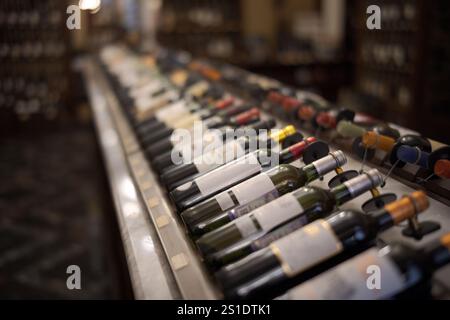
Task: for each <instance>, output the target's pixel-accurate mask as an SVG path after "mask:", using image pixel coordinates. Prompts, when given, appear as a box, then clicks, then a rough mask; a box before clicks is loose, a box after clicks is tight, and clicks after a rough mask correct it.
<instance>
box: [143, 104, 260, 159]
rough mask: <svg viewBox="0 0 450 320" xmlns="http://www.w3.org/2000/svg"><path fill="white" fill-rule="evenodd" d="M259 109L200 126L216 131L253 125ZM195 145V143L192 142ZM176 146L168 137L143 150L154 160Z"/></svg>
mask: <svg viewBox="0 0 450 320" xmlns="http://www.w3.org/2000/svg"><path fill="white" fill-rule="evenodd" d="M259 115H260V113H259V109H258V108H252V109H250V110H248V111H245V112H242V113H240V114H238V115H236V116H234V117H231V118H221V117H217V118H216V117H213V118H209V119H207V120H205V121H203V122H202V125H203V127H204V128H205V129H216V128H223V127H225V126H231V127H232V128H237V127H240V126H243V125H246V124H249V123H254V122H256V121H259ZM194 143H195V141H194ZM175 145H176V144H175V143H174V141H173V139H172V137H168V138H165V139H162V140H160V141H158V142H156V143H154V144H152V145H150V146H148V147H147V148H146V149H145V153H146V155H147V157H148V158H151V159H153V158H155V157H157V156H159V155H161V154H163V153H165V152H167V151H170V150H172V149H173V148H174V146H175ZM179 148H180V149H182V148H183V146H179Z"/></svg>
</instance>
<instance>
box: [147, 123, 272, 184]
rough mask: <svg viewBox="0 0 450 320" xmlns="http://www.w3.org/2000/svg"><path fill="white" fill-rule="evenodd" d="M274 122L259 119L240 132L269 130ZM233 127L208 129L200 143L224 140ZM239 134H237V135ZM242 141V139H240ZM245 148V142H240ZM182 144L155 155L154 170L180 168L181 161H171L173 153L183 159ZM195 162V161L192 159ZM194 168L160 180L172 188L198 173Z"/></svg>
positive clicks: (193, 147) (162, 170)
mask: <svg viewBox="0 0 450 320" xmlns="http://www.w3.org/2000/svg"><path fill="white" fill-rule="evenodd" d="M275 125H276V122H275V120H274V119H272V118H270V119H268V120H264V121H262V120H260V121H258V122H256V123H255V124H252V125H248V126H245V127H242V128H241V129H242V132H244V133H245V130H248V129H249V130H254V131H255V132H256V133H257V134H259V133H260V130H270V129H272V128H273V127H275ZM234 130H235V129H234V128H232V127H231V126H229V125H226V126H223V127H221V128H218V129H217V130H209V131H207V132H206V133H205V134H204V135H203V136H202V137H201V142H199V143H202V145H206V144H208V143H209V142H214V141H225V140H226V139H227V138H228V137H229V133H230V132H231V131H232V132H235V131H234ZM238 136H239V135H238ZM243 138H244V137H241V138H238V139H243ZM240 141H242V140H240ZM195 142H196V140H195V139H194V141H193V142H192V145H191V150H192V151H194V150H195V146H194V143H195ZM242 145H243V146H244V148H245V143H243V144H242ZM183 149H184V147H183V145H182V144H181V146H180V144H178V145H176V146H175V147H174V148H173V149H172V150H170V151H167V152H165V153H163V154H161V155H159V156H157V157H155V159H153V160H152V162H151V165H152V167H153V168H154V169H155V171H156V172H158V173H162V172H164V173H166V172H169V171H175V169H180V168H181V167H182V166H183V163H180V164H178V165H177V164H174V162H173V161H172V158H173V155H175V157H176V158H177V159H180V160H181V161H183V159H184V157H183ZM192 162H195V161H192ZM195 169H196V168H192V167H191V169H190V170H188V172H189V173H187V174H182V175H181V176H180V177H181V178H180V177H177V176H175V177H162V176H161V181H162V182H163V183H165V184H166V186H168V189H169V190H171V189H173V185H174V184H175V183H176V182H177V181H181V179H185V178H187V177H188V176H191V175H193V174H196V173H198V171H196V170H195Z"/></svg>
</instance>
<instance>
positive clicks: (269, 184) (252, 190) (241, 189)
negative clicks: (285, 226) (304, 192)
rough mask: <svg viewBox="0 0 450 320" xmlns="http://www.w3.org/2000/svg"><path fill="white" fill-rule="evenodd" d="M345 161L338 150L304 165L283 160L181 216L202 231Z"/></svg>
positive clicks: (197, 232) (192, 228) (190, 227)
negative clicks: (235, 208) (294, 164)
mask: <svg viewBox="0 0 450 320" xmlns="http://www.w3.org/2000/svg"><path fill="white" fill-rule="evenodd" d="M346 162H347V158H346V157H345V155H344V153H343V152H342V151H340V150H338V151H334V152H331V153H330V154H329V155H328V156H326V157H323V158H322V159H319V160H317V161H314V162H313V163H311V164H309V165H306V166H304V167H301V168H297V167H294V166H293V165H290V164H281V165H279V166H278V167H275V168H273V169H271V170H269V171H267V172H265V173H261V174H259V175H257V176H255V177H253V178H251V179H248V180H246V181H244V182H242V183H240V184H238V185H236V186H234V187H233V188H231V189H229V190H226V191H223V192H221V193H219V194H218V195H216V196H214V197H212V198H209V199H207V200H205V201H203V202H201V203H199V204H197V205H195V206H193V207H191V208H189V209H187V210H186V211H184V212H183V213H181V218H182V219H183V222H184V223H185V225H186V226H187V228H188V230H189V231H190V232H191V233H192V234H193V235H195V236H199V235H203V234H205V233H208V232H210V231H212V230H215V229H217V228H219V227H221V226H223V225H225V224H227V223H228V222H231V221H233V220H235V219H237V218H238V217H239V216H242V215H244V214H245V213H248V212H250V211H251V210H252V209H256V206H262V205H263V204H264V201H265V200H268V199H276V198H278V197H281V196H282V195H284V194H286V193H288V192H291V191H294V190H296V189H298V188H300V187H302V186H305V185H306V184H307V183H308V182H311V181H313V180H316V179H318V178H320V177H322V176H324V175H325V174H327V173H329V172H330V171H332V170H334V169H336V168H338V167H341V166H343V165H344V164H345V163H346ZM268 194H270V195H271V196H268ZM237 206H240V210H239V213H237V211H234V212H233V211H228V210H230V209H232V208H233V207H237ZM244 207H245V209H244Z"/></svg>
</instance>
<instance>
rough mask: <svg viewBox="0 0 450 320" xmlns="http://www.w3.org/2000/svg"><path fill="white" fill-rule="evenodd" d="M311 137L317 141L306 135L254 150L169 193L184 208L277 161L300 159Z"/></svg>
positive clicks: (179, 208)
mask: <svg viewBox="0 0 450 320" xmlns="http://www.w3.org/2000/svg"><path fill="white" fill-rule="evenodd" d="M314 141H316V139H315V138H314V137H309V138H307V139H305V140H303V141H302V142H299V143H297V144H295V145H293V146H291V147H289V148H286V149H284V150H282V151H281V152H276V151H273V150H271V149H260V150H256V151H254V152H251V153H249V154H247V155H245V156H243V157H240V158H238V159H236V160H234V161H231V162H229V163H226V164H224V165H222V166H220V167H218V168H217V169H214V170H212V171H209V172H207V173H206V174H204V175H202V176H200V177H198V178H195V179H194V180H192V181H190V182H186V183H185V184H183V185H181V186H179V187H177V188H176V189H174V190H173V191H172V192H171V193H170V196H171V198H172V200H173V202H174V203H175V205H176V206H177V208H178V210H180V211H183V210H186V209H187V208H189V207H192V206H193V205H195V204H197V203H199V202H201V201H203V200H205V199H207V198H209V197H212V196H214V195H215V194H217V193H219V192H221V191H223V190H225V189H227V188H230V187H232V186H234V185H236V184H238V183H240V182H242V181H245V180H247V179H248V178H251V177H253V176H255V175H257V174H258V173H260V172H263V171H266V170H268V169H270V168H272V167H273V166H274V165H276V163H280V164H282V163H289V162H292V161H294V160H296V159H299V158H300V157H302V155H303V152H305V150H306V149H307V147H308V146H309V144H311V143H313V142H314ZM325 155H326V154H325ZM325 155H323V156H325Z"/></svg>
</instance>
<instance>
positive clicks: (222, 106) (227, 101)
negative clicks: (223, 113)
mask: <svg viewBox="0 0 450 320" xmlns="http://www.w3.org/2000/svg"><path fill="white" fill-rule="evenodd" d="M233 103H234V98H233V97H229V98H225V99H222V100H220V101H218V102H216V104H215V107H216V109H219V110H222V109H225V108H228V107H229V106H231V105H232V104H233Z"/></svg>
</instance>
